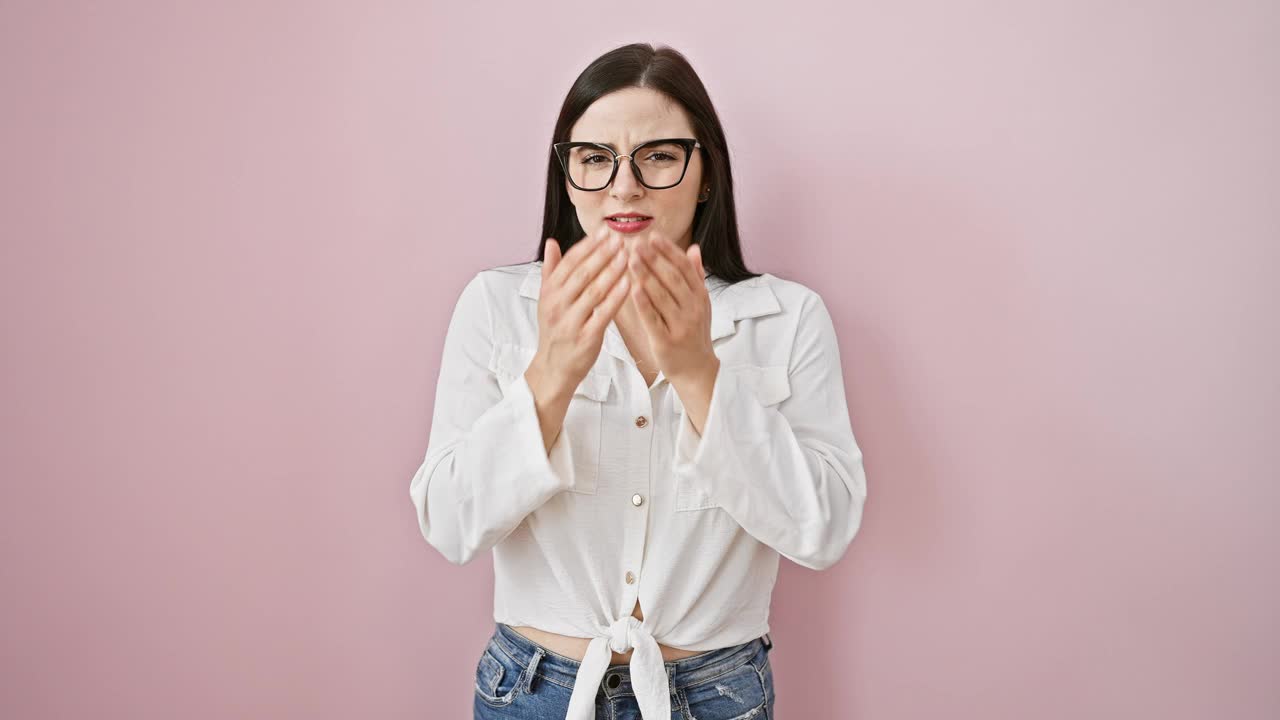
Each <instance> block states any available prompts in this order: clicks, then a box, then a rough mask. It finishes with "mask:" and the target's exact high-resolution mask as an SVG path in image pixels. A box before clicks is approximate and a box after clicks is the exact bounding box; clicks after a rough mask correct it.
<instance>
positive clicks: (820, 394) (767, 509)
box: [675, 294, 867, 570]
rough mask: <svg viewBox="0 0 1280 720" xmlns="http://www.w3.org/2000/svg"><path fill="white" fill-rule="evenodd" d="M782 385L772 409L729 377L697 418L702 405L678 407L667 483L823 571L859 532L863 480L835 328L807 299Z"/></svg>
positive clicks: (694, 397)
mask: <svg viewBox="0 0 1280 720" xmlns="http://www.w3.org/2000/svg"><path fill="white" fill-rule="evenodd" d="M787 379H788V382H789V384H790V388H791V394H790V395H789V396H788V397H787V398H785V399H784V400H783V401H782V402H781V403H778V404H776V405H762V404H761V403H760V402H759V401H758V400H757V398H756V395H755V394H754V393H753V392H752V390H751V388H749V387H747V386H746V385H745V383H744V382H743V379H742V375H741V374H740V372H738V371H735V370H734V369H733V368H725V367H721V368H720V369H719V371H718V372H717V373H716V375H715V378H714V381H713V384H712V389H711V392H710V393H709V395H710V400H709V401H702V402H705V403H706V404H705V405H703V407H706V412H705V413H702V412H698V410H699V409H700V407H699V406H698V402H699V398H700V397H705V395H704V394H700V393H698V392H697V391H690V392H689V396H690V400H691V401H692V402H693V403H694V410H693V411H690V410H688V409H687V407H686V411H685V413H684V414H683V415H682V416H681V423H680V429H679V430H678V431H677V434H676V451H675V473H676V481H677V482H678V483H693V484H694V485H695V486H697V487H699V488H701V489H703V490H704V491H706V492H707V493H708V494H709V495H710V497H711V498H712V500H713V501H714V502H715V504H716V505H718V506H720V507H721V508H723V509H724V510H725V511H726V512H728V513H729V515H731V516H732V517H733V518H734V520H736V521H737V522H738V524H739V525H741V526H742V528H743V529H744V530H746V531H747V532H748V533H750V534H751V535H752V536H753V537H755V538H756V539H757V540H759V541H760V542H762V543H765V544H766V545H769V546H770V547H772V548H774V549H775V550H777V551H778V552H779V553H781V554H782V555H784V556H785V557H786V558H788V559H789V560H791V561H793V562H795V563H797V564H800V565H803V566H805V567H807V568H811V569H814V570H823V569H826V568H828V567H830V566H831V565H834V564H835V562H836V561H837V560H839V559H840V558H841V557H842V556H843V555H844V552H845V550H846V549H847V548H848V546H849V543H851V542H852V541H853V537H854V535H856V534H857V532H858V527H859V526H860V525H861V522H862V508H863V504H864V503H865V501H866V496H867V480H866V475H865V473H864V472H863V467H862V451H861V450H860V449H859V447H858V444H857V441H856V440H855V439H854V437H853V429H852V427H851V426H850V423H849V410H848V407H847V406H846V404H845V395H844V377H843V375H842V371H841V368H840V349H839V346H838V345H837V344H836V335H835V328H834V327H833V325H832V322H831V316H830V315H829V314H828V312H827V309H826V306H825V305H824V304H823V302H822V299H821V298H820V297H819V296H818V295H816V294H814V295H811V296H810V297H809V298H807V299H806V300H805V305H804V307H802V308H801V311H800V321H799V327H798V328H797V330H796V339H795V344H794V346H793V348H792V352H791V359H790V362H789V364H788V367H787ZM682 401H683V398H682ZM691 414H697V415H698V419H699V420H700V421H701V423H700V424H701V426H702V430H701V432H699V431H698V430H697V429H696V428H695V426H694V424H693V418H691Z"/></svg>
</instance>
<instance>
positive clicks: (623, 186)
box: [609, 155, 644, 198]
mask: <svg viewBox="0 0 1280 720" xmlns="http://www.w3.org/2000/svg"><path fill="white" fill-rule="evenodd" d="M642 192H644V186H643V185H641V184H640V181H639V180H638V179H636V168H635V165H634V164H633V163H632V162H631V156H630V155H623V156H621V157H619V158H618V174H617V175H615V176H614V178H613V184H612V185H610V187H609V193H610V194H611V195H613V196H614V197H616V198H631V197H635V196H636V195H638V194H640V193H642Z"/></svg>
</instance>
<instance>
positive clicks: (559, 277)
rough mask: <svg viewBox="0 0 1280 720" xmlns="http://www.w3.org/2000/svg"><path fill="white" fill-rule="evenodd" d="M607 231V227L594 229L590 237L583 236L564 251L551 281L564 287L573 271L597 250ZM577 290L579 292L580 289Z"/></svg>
mask: <svg viewBox="0 0 1280 720" xmlns="http://www.w3.org/2000/svg"><path fill="white" fill-rule="evenodd" d="M608 230H609V228H608V226H605V225H602V226H601V227H599V228H596V231H595V232H594V233H591V234H590V235H583V236H582V237H581V238H579V239H578V241H577V242H575V243H574V244H573V245H571V246H570V247H569V249H568V250H567V251H565V253H564V257H563V259H562V260H561V262H560V266H559V270H557V271H556V273H555V274H554V275H552V276H551V280H552V281H553V282H554V283H556V284H557V286H560V287H562V286H564V284H565V280H566V279H567V278H570V277H572V275H573V272H574V270H575V269H576V268H577V267H578V266H579V265H581V264H582V262H583V261H584V260H586V259H587V258H589V257H591V255H592V254H593V253H595V252H596V251H597V250H598V249H599V247H600V245H601V244H602V241H603V240H604V239H605V238H606V236H607V234H608ZM578 289H579V290H581V287H579V288H578Z"/></svg>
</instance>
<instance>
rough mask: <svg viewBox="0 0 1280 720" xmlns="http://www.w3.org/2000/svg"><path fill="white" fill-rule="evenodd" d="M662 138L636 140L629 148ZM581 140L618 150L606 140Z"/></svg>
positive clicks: (633, 148)
mask: <svg viewBox="0 0 1280 720" xmlns="http://www.w3.org/2000/svg"><path fill="white" fill-rule="evenodd" d="M663 139H665V138H650V139H648V140H642V141H641V142H638V143H636V144H635V145H632V146H631V149H632V150H635V149H636V148H638V147H640V146H641V145H644V144H645V143H651V142H653V141H654V140H663ZM581 142H589V143H594V144H596V145H603V146H605V147H607V148H609V149H610V150H612V151H614V152H618V148H616V147H614V146H613V143H607V142H596V141H595V140H582V141H581Z"/></svg>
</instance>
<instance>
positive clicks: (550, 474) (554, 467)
mask: <svg viewBox="0 0 1280 720" xmlns="http://www.w3.org/2000/svg"><path fill="white" fill-rule="evenodd" d="M506 392H507V397H508V398H509V399H510V400H511V402H512V403H513V412H514V413H515V437H514V438H512V440H513V444H514V447H512V448H510V449H509V450H508V451H509V452H512V453H514V454H515V456H516V457H518V458H528V462H529V463H530V464H531V467H532V468H533V469H535V470H536V471H537V472H536V475H537V476H538V477H539V478H545V479H546V481H547V484H548V485H549V486H554V487H557V488H559V489H561V490H573V489H574V488H575V487H576V484H575V481H574V473H573V442H572V440H570V438H569V433H568V432H567V431H566V430H565V429H564V428H563V427H562V428H561V429H560V435H559V437H557V438H556V441H555V442H554V443H552V445H551V451H550V452H548V451H547V449H546V446H545V445H544V444H543V442H542V424H541V423H539V422H538V407H537V404H536V403H535V402H534V397H533V389H532V388H530V387H529V381H528V380H526V379H525V377H524V373H520V374H519V375H518V376H517V377H516V379H515V380H514V381H513V382H512V383H511V384H510V385H508V386H507V389H506Z"/></svg>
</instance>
